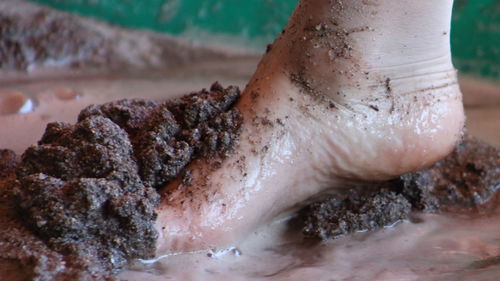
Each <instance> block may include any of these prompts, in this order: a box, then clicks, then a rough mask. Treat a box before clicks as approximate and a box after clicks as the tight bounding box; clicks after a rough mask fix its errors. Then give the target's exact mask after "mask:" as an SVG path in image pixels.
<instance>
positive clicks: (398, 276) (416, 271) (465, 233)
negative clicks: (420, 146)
mask: <svg viewBox="0 0 500 281" xmlns="http://www.w3.org/2000/svg"><path fill="white" fill-rule="evenodd" d="M421 219H422V222H420V223H410V222H401V223H399V224H398V225H397V226H395V227H392V228H385V229H382V230H379V231H375V232H370V233H357V234H355V235H351V236H348V237H343V238H340V239H338V240H335V241H331V242H327V243H316V242H313V241H305V242H304V241H303V240H302V239H301V237H300V235H294V234H293V233H297V232H294V231H291V230H288V231H287V230H286V229H287V228H286V223H285V222H280V223H275V224H274V225H271V226H269V227H267V228H265V229H261V230H259V231H258V232H256V233H254V234H252V235H251V237H250V239H249V240H248V241H246V242H245V243H243V244H241V245H239V247H238V248H235V249H230V250H229V251H228V252H227V253H221V254H220V255H219V256H217V255H213V254H212V253H210V252H207V251H204V252H199V253H189V254H180V255H172V256H168V257H164V258H162V259H160V260H159V261H157V262H155V263H152V264H147V263H140V262H138V263H137V264H136V265H135V266H134V267H133V268H132V269H131V270H129V271H126V272H123V273H122V274H121V275H120V277H122V278H123V279H126V280H214V281H215V280H261V279H264V280H276V281H278V280H353V281H354V280H380V281H389V280H394V281H396V280H436V281H437V280H471V281H472V280H474V281H477V280H491V281H493V280H498V278H500V223H499V222H500V212H497V213H495V214H494V215H492V216H489V217H486V218H476V219H473V218H470V217H465V218H458V217H450V216H444V215H439V216H438V215H422V216H421Z"/></svg>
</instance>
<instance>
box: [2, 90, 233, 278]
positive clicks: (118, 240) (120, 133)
mask: <svg viewBox="0 0 500 281" xmlns="http://www.w3.org/2000/svg"><path fill="white" fill-rule="evenodd" d="M239 95H240V91H239V89H238V88H237V87H229V88H226V89H225V88H223V87H222V86H221V85H219V84H218V83H215V84H214V85H213V86H212V88H211V89H210V90H208V91H207V90H202V91H201V92H199V93H193V94H191V95H188V96H185V97H183V98H181V99H179V100H174V101H168V102H164V103H157V102H152V101H145V100H122V101H117V102H112V103H108V104H104V105H99V106H90V107H88V108H86V109H84V110H83V111H82V112H81V113H80V115H79V118H78V122H77V123H76V124H75V125H71V124H66V123H51V124H49V125H48V126H47V129H46V132H45V134H44V135H43V137H42V138H41V140H40V141H39V143H38V145H37V146H32V147H30V148H28V149H27V150H26V151H25V153H24V154H23V156H22V159H21V161H20V163H19V164H17V161H16V160H15V159H16V156H15V154H14V155H13V154H12V152H9V151H6V152H3V153H2V154H1V156H5V157H3V160H1V161H0V165H2V166H5V167H7V168H8V169H6V170H5V171H11V172H9V173H7V172H6V173H5V174H6V176H5V177H3V184H2V186H1V188H2V191H3V194H4V195H5V196H4V198H5V201H3V202H0V203H2V204H3V205H5V208H6V209H8V210H10V211H9V212H10V213H9V214H11V215H9V216H8V220H7V221H6V222H5V223H6V224H8V225H11V228H15V229H16V231H8V232H7V231H3V232H0V241H4V242H3V243H2V244H0V262H2V263H6V262H7V263H9V264H12V263H13V264H14V265H13V267H14V268H17V267H16V266H17V265H20V266H23V271H25V272H28V275H27V276H29V277H27V279H29V280H57V279H58V278H59V279H61V280H107V279H113V274H115V273H117V272H118V271H119V270H121V269H123V268H124V267H125V266H126V265H127V264H128V262H129V261H131V260H133V259H137V258H143V259H148V258H152V257H153V255H154V250H155V243H156V239H157V238H158V233H157V232H156V230H155V229H154V222H155V219H156V213H155V211H154V210H155V207H156V206H157V205H158V203H159V200H160V196H159V194H158V193H157V191H156V189H155V188H160V187H162V186H163V185H164V184H167V183H168V182H169V181H171V180H173V179H175V178H176V177H177V176H178V175H179V173H180V172H181V171H182V169H183V168H184V167H185V166H186V165H187V164H189V163H190V162H191V161H192V160H194V159H196V158H199V157H222V158H224V157H226V156H228V155H229V154H230V153H231V151H232V149H233V147H234V145H236V143H237V141H238V135H239V133H240V128H241V124H242V117H241V114H240V112H239V111H238V109H236V108H234V107H233V106H234V104H235V102H236V101H237V100H238V98H239ZM13 159H14V160H13ZM16 164H17V166H16ZM14 166H16V167H15V168H14ZM14 172H15V173H14ZM2 208H3V207H2ZM2 225H3V222H2ZM2 229H4V228H2ZM19 231H21V232H23V233H26V234H23V235H18V234H16V233H17V232H19ZM12 233H14V234H16V235H15V236H12V235H11V234H12ZM23 237H26V239H24V238H23ZM30 239H31V240H30ZM38 244H41V245H43V247H40V246H37V245H38ZM25 265H26V266H25ZM48 267H49V268H48Z"/></svg>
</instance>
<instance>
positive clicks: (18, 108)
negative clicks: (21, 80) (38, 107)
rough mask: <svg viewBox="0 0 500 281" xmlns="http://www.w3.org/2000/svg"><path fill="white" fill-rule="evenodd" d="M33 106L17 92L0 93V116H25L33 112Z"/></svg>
mask: <svg viewBox="0 0 500 281" xmlns="http://www.w3.org/2000/svg"><path fill="white" fill-rule="evenodd" d="M34 108H35V104H34V102H33V100H31V99H30V98H29V97H28V96H26V95H25V94H23V93H21V92H19V91H13V90H7V91H0V115H11V114H26V113H30V112H32V111H33V109H34Z"/></svg>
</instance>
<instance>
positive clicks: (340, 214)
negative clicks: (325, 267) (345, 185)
mask: <svg viewBox="0 0 500 281" xmlns="http://www.w3.org/2000/svg"><path fill="white" fill-rule="evenodd" d="M499 189H500V149H497V148H494V147H492V146H489V145H487V144H485V143H482V142H480V141H478V140H476V139H474V138H472V137H465V138H464V140H463V141H462V142H461V143H460V144H459V145H457V147H456V149H455V151H453V153H452V154H450V155H449V156H448V157H446V158H445V159H444V160H442V161H440V162H438V163H436V164H434V165H433V166H432V167H430V168H428V169H424V170H422V171H418V172H415V173H411V174H407V175H403V176H401V177H400V178H399V179H396V180H393V181H389V182H385V183H379V184H376V185H375V186H365V187H359V188H357V189H352V190H350V191H349V192H348V194H345V195H344V196H330V197H328V198H325V199H324V200H322V201H320V202H316V203H314V204H312V205H310V206H307V207H306V208H304V209H303V210H301V217H302V219H303V222H304V223H303V233H304V235H305V236H306V237H309V238H319V239H333V238H336V237H339V236H342V235H346V234H349V233H352V232H356V231H367V230H374V229H377V228H380V227H384V226H390V225H393V224H395V223H397V222H398V221H400V220H403V219H408V218H410V214H411V212H412V211H423V212H451V213H471V212H473V213H475V212H478V213H488V211H490V210H492V209H493V208H494V207H495V204H496V203H498V202H500V196H499V193H498V192H497V191H498V190H499ZM360 190H362V191H363V192H361V191H360ZM366 190H375V191H373V192H366Z"/></svg>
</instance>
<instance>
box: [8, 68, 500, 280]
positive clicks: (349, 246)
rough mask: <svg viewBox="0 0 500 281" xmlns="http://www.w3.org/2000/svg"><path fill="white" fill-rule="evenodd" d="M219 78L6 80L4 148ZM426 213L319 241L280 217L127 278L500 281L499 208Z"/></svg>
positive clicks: (143, 265)
mask: <svg viewBox="0 0 500 281" xmlns="http://www.w3.org/2000/svg"><path fill="white" fill-rule="evenodd" d="M208 68H209V67H208ZM208 68H207V69H208ZM232 74H234V73H232ZM219 77H220V76H219ZM223 77H226V78H227V79H225V80H222V82H223V83H224V84H228V83H231V84H237V85H243V83H244V81H246V77H245V76H244V75H241V76H240V75H233V76H231V75H225V76H224V75H223ZM213 81H215V79H213V77H212V76H211V75H210V74H207V73H205V74H203V75H200V76H196V75H193V76H190V77H189V78H188V79H180V77H175V76H174V77H172V76H170V78H168V79H167V78H164V77H163V76H161V75H156V76H149V77H142V78H141V77H134V78H130V77H129V78H123V77H112V76H109V77H99V78H96V77H78V78H76V77H73V78H67V79H66V78H65V79H39V80H37V81H20V82H10V83H0V128H1V130H2V133H1V135H0V136H1V137H0V147H2V148H11V149H14V150H15V151H17V152H22V151H23V150H24V149H25V148H26V147H27V146H29V145H30V144H33V143H35V142H36V140H37V139H38V138H39V137H40V136H41V134H42V132H43V130H44V127H45V124H46V123H48V122H52V121H67V122H74V121H75V119H76V115H77V114H78V112H79V110H80V109H81V108H83V107H85V106H86V105H88V104H91V103H102V102H105V101H110V100H114V99H118V98H125V97H126V98H132V97H145V98H152V99H165V98H172V97H177V96H180V95H182V94H185V93H189V92H190V91H194V90H199V89H201V88H203V87H208V86H209V85H210V83H211V82H213ZM476 109H477V108H476ZM486 121H487V120H486ZM421 219H422V222H420V223H410V222H402V223H400V224H399V225H397V226H396V227H392V228H386V229H383V230H380V231H377V232H374V233H358V234H356V235H352V236H349V237H344V238H341V239H338V240H336V241H333V242H329V243H319V244H318V243H313V242H311V241H306V242H304V241H303V240H302V239H301V237H300V236H299V235H295V234H294V233H297V231H294V230H293V229H289V228H288V223H287V221H286V220H282V221H279V222H276V223H274V224H273V225H271V226H267V227H265V228H263V229H260V230H257V231H256V232H255V233H253V234H252V235H251V236H250V238H249V239H248V240H247V241H245V242H244V243H242V244H241V245H235V247H234V248H231V249H228V250H227V251H223V252H218V253H214V252H210V251H202V252H197V253H186V254H178V255H170V256H167V257H162V258H161V259H159V260H157V261H137V262H136V264H135V265H134V267H133V268H132V269H131V270H129V271H126V272H123V273H122V274H121V275H120V277H121V278H123V279H125V280H130V281H132V280H140V281H148V280H261V279H263V280H491V281H493V280H500V210H498V211H496V212H494V213H492V214H491V215H490V216H487V217H482V218H474V217H452V216H447V215H425V216H424V215H423V216H421Z"/></svg>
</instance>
